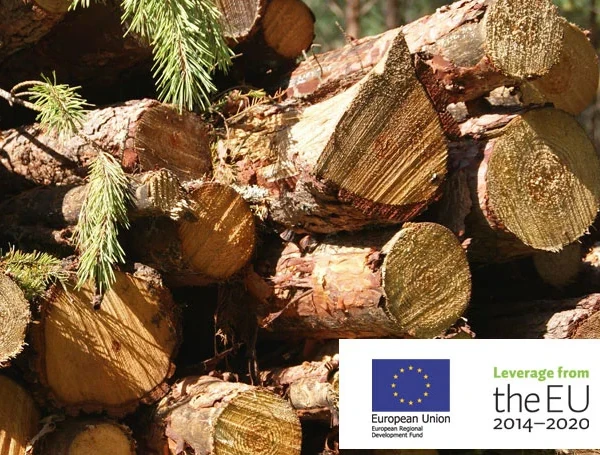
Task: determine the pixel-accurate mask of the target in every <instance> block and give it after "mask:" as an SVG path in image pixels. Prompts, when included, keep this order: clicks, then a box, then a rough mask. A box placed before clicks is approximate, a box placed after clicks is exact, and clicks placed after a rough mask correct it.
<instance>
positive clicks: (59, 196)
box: [0, 170, 256, 286]
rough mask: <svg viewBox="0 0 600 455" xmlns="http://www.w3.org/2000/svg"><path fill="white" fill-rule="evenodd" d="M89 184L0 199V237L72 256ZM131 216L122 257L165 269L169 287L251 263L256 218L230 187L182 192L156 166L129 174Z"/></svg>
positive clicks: (208, 185)
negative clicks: (131, 176) (131, 200)
mask: <svg viewBox="0 0 600 455" xmlns="http://www.w3.org/2000/svg"><path fill="white" fill-rule="evenodd" d="M86 188H87V187H86V186H85V185H84V186H75V187H69V186H63V187H40V188H34V189H32V190H29V191H26V192H23V193H21V194H19V195H17V196H14V197H13V198H11V199H8V200H7V201H5V202H4V203H2V204H0V213H2V214H3V215H1V216H0V232H1V234H0V240H3V241H5V242H7V243H11V244H17V246H19V247H21V248H48V247H50V248H51V249H52V250H57V249H58V250H59V251H63V252H64V253H72V252H73V245H72V243H71V241H70V235H71V233H72V230H73V228H74V226H75V225H76V224H77V222H78V220H79V213H80V211H81V207H82V205H83V201H84V199H85V197H86V194H87V191H86ZM132 191H133V193H134V199H133V204H132V207H131V208H130V210H129V214H128V216H129V218H130V220H132V221H133V223H132V225H131V227H130V229H129V231H127V232H124V233H123V235H122V237H123V238H122V244H123V245H124V248H125V251H126V253H127V256H128V258H129V259H130V260H132V261H140V262H142V263H144V264H147V265H149V266H152V267H154V268H156V269H157V270H159V271H160V272H162V273H163V274H164V278H165V281H166V282H168V284H170V285H180V286H181V285H183V286H200V285H206V284H210V283H214V282H217V281H222V280H225V279H227V278H229V277H231V276H232V275H234V274H235V273H237V272H238V271H239V270H240V269H242V268H243V267H244V266H245V265H246V263H247V262H248V261H249V260H250V257H251V256H252V253H253V252H254V245H255V242H256V234H255V225H254V216H253V214H252V212H251V210H250V208H249V206H248V204H246V202H245V201H244V200H243V199H242V197H241V196H240V195H239V194H238V193H237V192H236V191H234V190H233V189H232V188H230V187H228V186H225V185H222V184H219V183H216V182H205V183H194V184H193V186H191V187H190V188H189V191H185V190H184V189H183V188H181V186H180V184H179V181H178V180H177V178H176V177H175V176H174V175H173V174H172V173H170V172H168V171H165V170H161V171H156V172H148V173H145V174H141V175H139V176H136V177H135V178H134V179H133V184H132Z"/></svg>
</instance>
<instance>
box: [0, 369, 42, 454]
mask: <svg viewBox="0 0 600 455" xmlns="http://www.w3.org/2000/svg"><path fill="white" fill-rule="evenodd" d="M39 419H40V414H39V411H38V409H37V407H36V405H35V402H34V401H33V398H32V397H31V396H30V395H29V393H28V392H27V391H26V390H25V389H23V388H22V387H21V386H20V385H18V384H17V383H15V382H13V381H12V380H11V379H8V378H7V377H5V376H0V453H1V454H2V455H25V454H26V453H27V452H26V449H27V444H28V443H29V441H30V440H31V438H33V437H34V436H35V434H36V433H37V429H38V423H39Z"/></svg>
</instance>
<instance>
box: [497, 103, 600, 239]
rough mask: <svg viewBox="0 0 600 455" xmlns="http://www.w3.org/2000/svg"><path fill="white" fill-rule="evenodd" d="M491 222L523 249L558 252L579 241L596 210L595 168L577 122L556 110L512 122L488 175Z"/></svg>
mask: <svg viewBox="0 0 600 455" xmlns="http://www.w3.org/2000/svg"><path fill="white" fill-rule="evenodd" d="M486 183H487V194H488V196H489V205H490V207H491V211H492V212H493V215H494V217H495V218H497V219H498V220H499V221H500V223H501V224H502V225H503V227H504V228H506V230H508V231H510V232H512V233H513V234H515V235H516V236H517V237H518V238H519V239H520V240H521V241H522V242H523V243H525V244H526V245H529V246H531V247H533V248H537V249H540V250H546V251H559V250H560V249H561V248H562V247H563V246H565V245H568V244H569V243H572V242H574V241H575V240H577V239H578V238H579V237H581V236H582V235H583V234H584V233H585V232H586V231H587V229H588V228H589V226H590V225H591V224H592V223H593V221H594V218H595V216H596V213H598V209H599V207H600V163H599V162H598V157H597V155H596V152H595V150H594V146H593V144H592V143H591V142H590V140H589V139H588V137H587V136H586V134H585V132H584V131H583V129H582V128H581V127H580V126H579V124H578V123H577V121H576V120H575V119H573V118H572V117H571V116H570V115H568V114H566V113H564V112H562V111H559V110H555V109H541V110H536V111H531V112H528V113H526V114H524V115H523V116H521V117H519V118H517V119H515V120H514V121H513V122H511V123H510V124H509V125H508V126H507V127H506V129H505V131H504V133H503V135H502V136H501V137H500V138H499V139H498V140H497V141H495V144H494V150H493V154H492V155H491V158H490V160H489V163H488V169H487V179H486Z"/></svg>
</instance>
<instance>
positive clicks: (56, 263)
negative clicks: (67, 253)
mask: <svg viewBox="0 0 600 455" xmlns="http://www.w3.org/2000/svg"><path fill="white" fill-rule="evenodd" d="M0 270H1V271H2V272H3V273H5V274H7V275H9V276H10V277H11V278H12V279H13V280H15V282H16V283H17V285H18V286H19V287H20V288H21V289H22V290H23V293H24V294H25V298H26V299H27V300H30V301H31V300H34V299H36V298H38V297H41V296H42V295H43V294H44V292H45V291H46V289H47V288H48V285H50V283H52V282H57V281H58V282H60V283H61V284H62V285H63V286H64V284H65V283H66V281H67V279H68V273H67V272H66V271H64V270H63V269H62V267H61V261H60V259H58V258H55V257H54V256H52V255H50V254H48V253H42V252H40V251H33V252H32V253H24V252H22V251H20V250H17V249H15V248H14V247H13V248H11V249H10V251H9V252H8V253H6V254H5V255H4V256H2V257H1V258H0Z"/></svg>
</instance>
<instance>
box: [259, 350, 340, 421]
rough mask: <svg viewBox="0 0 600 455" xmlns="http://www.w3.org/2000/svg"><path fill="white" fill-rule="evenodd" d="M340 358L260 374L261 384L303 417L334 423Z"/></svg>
mask: <svg viewBox="0 0 600 455" xmlns="http://www.w3.org/2000/svg"><path fill="white" fill-rule="evenodd" d="M338 369H339V360H338V358H337V356H336V357H335V358H333V359H331V360H328V361H319V362H304V363H302V364H301V365H296V366H291V367H284V368H274V369H272V370H264V371H261V373H260V379H261V382H262V384H263V385H264V386H266V387H269V388H270V389H272V390H273V391H275V392H276V393H278V394H279V395H283V396H285V397H286V398H287V399H288V400H289V402H290V404H291V405H292V406H293V407H294V409H295V410H296V412H297V413H298V417H299V418H300V419H303V420H308V419H310V420H313V419H320V420H326V421H333V422H334V423H335V424H337V419H338V412H339V394H340V391H339V371H338Z"/></svg>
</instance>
